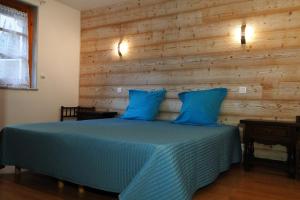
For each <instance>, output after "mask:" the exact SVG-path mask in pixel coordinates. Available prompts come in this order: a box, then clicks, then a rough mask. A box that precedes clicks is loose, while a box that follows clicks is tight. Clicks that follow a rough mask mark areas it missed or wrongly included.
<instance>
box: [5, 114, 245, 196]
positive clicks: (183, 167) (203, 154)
mask: <svg viewBox="0 0 300 200" xmlns="http://www.w3.org/2000/svg"><path fill="white" fill-rule="evenodd" d="M0 138H1V139H0V164H2V165H16V166H19V167H21V168H25V169H29V170H33V171H35V172H38V173H42V174H45V175H49V176H52V177H55V178H58V179H62V180H66V181H70V182H73V183H76V184H80V185H84V186H88V187H92V188H96V189H101V190H105V191H109V192H115V193H119V199H120V200H137V199H138V200H169V199H172V200H190V199H192V196H193V194H194V192H195V191H196V190H197V189H199V188H201V187H204V186H206V185H208V184H210V183H212V182H213V181H214V180H215V179H216V178H217V177H218V175H219V174H220V173H221V172H224V171H226V170H228V169H229V168H230V165H231V164H232V163H238V162H240V161H241V145H240V138H239V131H238V128H237V127H234V126H226V125H220V126H190V125H179V124H173V123H171V122H167V121H151V122H149V121H138V120H124V119H118V118H114V119H98V120H87V121H66V122H52V123H38V124H23V125H13V126H8V127H5V128H4V129H3V130H2V132H1V137H0Z"/></svg>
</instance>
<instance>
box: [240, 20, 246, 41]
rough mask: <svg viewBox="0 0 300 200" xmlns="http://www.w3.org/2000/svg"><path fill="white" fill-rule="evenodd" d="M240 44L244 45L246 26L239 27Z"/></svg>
mask: <svg viewBox="0 0 300 200" xmlns="http://www.w3.org/2000/svg"><path fill="white" fill-rule="evenodd" d="M241 44H242V45H245V44H246V24H243V25H242V26H241Z"/></svg>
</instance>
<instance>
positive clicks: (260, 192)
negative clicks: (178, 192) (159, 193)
mask: <svg viewBox="0 0 300 200" xmlns="http://www.w3.org/2000/svg"><path fill="white" fill-rule="evenodd" d="M299 189H300V182H299V181H297V180H294V179H289V178H287V177H286V175H285V174H284V173H282V172H280V171H271V170H269V169H267V168H262V167H259V166H258V167H256V168H255V169H254V170H252V171H250V172H245V171H244V170H243V169H242V168H240V166H238V165H236V166H233V167H232V169H231V170H230V171H228V172H225V173H223V174H222V175H220V176H219V177H218V179H217V180H216V182H214V183H213V184H211V185H209V186H207V187H205V188H201V189H199V190H198V191H197V192H196V193H195V195H194V197H193V200H229V199H230V200H286V199H289V200H296V199H300V193H299ZM0 199H1V200H2V199H3V200H20V199H22V200H33V199H34V200H62V199H64V200H116V199H118V197H117V194H110V193H106V192H103V191H99V190H94V189H90V188H86V192H85V193H84V195H79V194H78V193H77V187H76V185H73V184H70V183H68V182H66V184H65V187H64V189H63V190H60V189H58V188H57V182H56V180H55V179H53V178H49V177H47V176H42V175H37V174H33V173H30V172H25V173H22V178H21V179H20V180H19V182H16V181H15V178H14V175H13V174H1V171H0Z"/></svg>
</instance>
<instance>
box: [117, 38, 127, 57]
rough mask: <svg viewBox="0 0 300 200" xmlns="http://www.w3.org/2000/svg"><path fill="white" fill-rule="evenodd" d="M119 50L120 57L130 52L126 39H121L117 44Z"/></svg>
mask: <svg viewBox="0 0 300 200" xmlns="http://www.w3.org/2000/svg"><path fill="white" fill-rule="evenodd" d="M117 51H118V55H119V56H120V57H122V56H124V55H126V54H127V52H128V43H127V42H126V41H123V39H120V41H119V42H118V45H117Z"/></svg>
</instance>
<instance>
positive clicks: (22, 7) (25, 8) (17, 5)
mask: <svg viewBox="0 0 300 200" xmlns="http://www.w3.org/2000/svg"><path fill="white" fill-rule="evenodd" d="M0 4H2V5H4V6H7V7H10V8H14V9H16V10H19V11H21V12H25V13H27V15H28V67H29V87H28V88H20V87H6V86H0V87H1V88H12V89H33V56H34V55H33V49H34V47H33V45H34V41H33V35H34V28H35V27H34V9H33V7H32V6H31V5H29V4H26V3H23V2H20V1H18V0H0Z"/></svg>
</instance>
